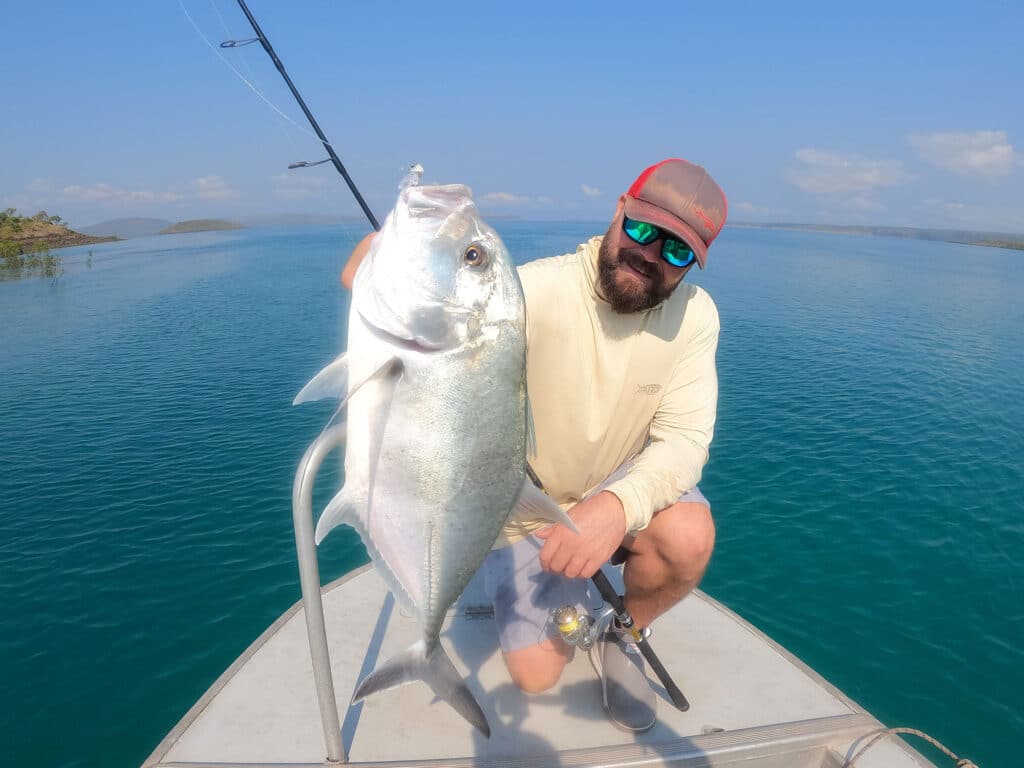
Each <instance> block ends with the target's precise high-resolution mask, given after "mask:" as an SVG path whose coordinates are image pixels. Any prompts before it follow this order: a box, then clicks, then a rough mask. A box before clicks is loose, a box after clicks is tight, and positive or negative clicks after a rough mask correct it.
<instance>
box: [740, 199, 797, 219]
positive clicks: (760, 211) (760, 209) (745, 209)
mask: <svg viewBox="0 0 1024 768" xmlns="http://www.w3.org/2000/svg"><path fill="white" fill-rule="evenodd" d="M729 213H743V214H746V215H748V216H786V215H788V214H789V211H787V210H785V209H783V208H771V207H769V206H766V205H755V204H754V203H751V202H748V201H745V200H744V201H740V202H738V203H730V204H729Z"/></svg>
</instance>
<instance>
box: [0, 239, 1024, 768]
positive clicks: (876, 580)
mask: <svg viewBox="0 0 1024 768" xmlns="http://www.w3.org/2000/svg"><path fill="white" fill-rule="evenodd" d="M598 228H599V226H597V225H592V224H584V223H561V224H552V223H543V224H527V223H521V222H516V223H507V222H506V223H502V225H501V226H500V227H499V229H500V231H501V233H502V234H503V236H504V237H505V238H506V241H507V243H508V244H509V246H510V248H511V249H512V251H513V253H515V254H517V255H518V257H519V258H520V259H521V260H528V259H531V258H534V257H537V256H541V255H546V254H551V253H556V252H562V251H565V250H570V249H572V248H573V247H574V245H575V243H576V242H578V241H579V240H581V239H582V238H584V237H585V236H587V235H588V234H591V233H592V232H593V231H595V230H596V229H598ZM357 234H359V233H357V232H355V231H351V232H346V231H342V230H340V229H338V228H327V227H325V228H319V229H290V230H247V231H240V232H230V233H206V234H192V235H177V236H164V237H155V238H148V239H139V240H130V241H125V242H121V243H112V244H106V245H100V246H93V247H92V249H91V252H92V257H91V259H90V258H89V249H72V250H68V251H64V252H63V253H64V254H65V258H66V260H67V273H66V274H65V275H64V276H63V277H62V278H61V279H60V280H58V281H57V282H56V283H51V282H49V281H46V280H33V281H22V282H17V283H0V384H2V386H0V413H2V417H0V418H2V421H0V424H2V427H0V467H2V469H0V606H2V607H3V610H2V613H0V680H2V681H3V683H4V688H5V697H4V698H5V706H4V717H3V719H2V722H0V745H3V757H2V758H0V762H2V763H3V764H5V765H16V766H21V765H29V764H33V765H34V764H39V765H61V766H132V765H137V764H139V763H141V762H142V761H143V760H144V759H145V758H146V757H147V756H148V754H149V753H150V751H151V750H152V749H153V748H154V747H155V746H156V745H157V743H158V742H159V741H160V739H161V738H162V737H163V736H164V734H165V733H166V732H167V731H168V730H169V729H170V728H171V727H172V726H173V725H174V724H175V723H176V722H177V721H178V720H179V719H180V718H181V716H182V715H183V714H184V713H185V711H186V710H187V709H188V708H189V707H190V706H191V704H192V703H193V702H194V701H195V700H196V699H197V698H198V697H199V696H200V695H201V694H202V693H203V691H204V690H205V689H206V688H207V687H208V686H209V685H210V683H212V682H213V680H214V679H215V678H216V677H217V676H218V675H219V674H220V673H221V672H222V671H223V670H224V669H225V668H226V667H227V666H228V665H229V664H230V663H231V661H232V660H233V659H234V658H235V657H236V656H237V655H238V654H239V653H241V652H242V651H243V650H244V649H245V648H246V646H247V645H248V644H249V643H250V642H251V641H252V640H253V639H254V638H255V637H256V636H257V635H258V634H259V633H260V632H262V631H263V629H265V628H266V626H267V625H269V624H270V623H271V622H272V621H273V620H274V619H276V618H277V617H278V615H280V614H281V613H282V612H283V611H284V610H285V609H286V608H288V607H289V606H290V605H291V604H292V603H294V602H295V601H296V600H297V599H298V597H299V589H298V575H297V570H296V565H295V561H294V546H293V540H292V533H291V523H290V517H291V508H290V493H291V483H292V473H293V471H294V469H295V466H296V464H297V462H298V459H299V458H300V456H301V455H302V452H303V450H304V449H305V446H306V444H307V443H308V441H309V440H310V439H311V438H312V437H313V436H315V435H316V434H317V432H318V431H319V429H320V427H321V426H322V424H323V422H324V421H325V419H326V416H327V413H328V410H329V407H330V406H329V405H325V406H323V407H318V406H309V407H303V408H294V409H293V408H292V407H291V405H290V403H291V399H292V397H293V396H294V395H295V393H296V392H297V391H298V389H299V388H300V387H301V386H302V385H303V384H304V383H305V381H306V380H307V379H308V378H309V377H310V376H311V375H312V374H313V373H314V372H316V371H317V370H318V369H319V368H320V366H321V365H322V364H323V363H325V362H326V361H328V360H329V359H331V358H333V357H334V355H335V354H337V352H338V351H339V349H340V340H341V338H342V318H343V317H344V315H345V313H346V311H347V299H346V297H345V296H344V295H343V294H342V292H341V291H340V290H339V289H338V288H337V275H338V271H339V268H340V261H341V254H342V252H347V250H348V249H349V248H351V245H352V243H353V238H354V237H355V236H356V235H357ZM1022 265H1024V256H1022V254H1020V253H1014V252H1011V251H1005V250H998V249H986V248H973V247H967V246H960V245H947V244H942V243H929V242H916V241H906V240H890V239H883V238H863V237H845V236H841V235H826V234H813V233H786V232H768V231H758V230H743V229H729V230H726V232H725V233H724V234H723V235H722V237H721V238H720V240H719V242H718V243H716V245H715V247H714V248H713V250H712V254H711V260H710V269H709V271H708V272H707V273H702V274H698V275H695V276H694V277H695V278H696V279H697V281H698V282H700V283H701V284H703V285H704V286H705V287H707V288H708V290H709V291H710V292H711V293H712V295H713V296H714V297H715V299H716V301H717V303H718V306H719V310H720V313H721V318H722V339H721V345H720V351H719V371H720V377H721V401H720V410H719V423H718V429H717V435H716V438H715V442H714V445H713V446H712V458H711V462H710V464H709V466H708V468H707V470H706V472H705V479H704V481H703V482H702V487H703V489H704V491H705V493H706V494H707V495H708V497H709V498H710V499H711V501H712V505H713V507H714V510H715V514H716V520H717V523H718V531H719V536H718V546H717V550H716V554H715V558H714V560H713V562H712V565H711V568H710V571H709V573H708V575H707V578H706V580H705V583H704V587H705V589H706V590H707V591H708V592H710V593H711V594H712V595H714V596H715V597H717V598H719V599H720V600H722V601H723V602H725V603H726V604H727V605H729V606H730V607H731V608H733V609H734V610H736V611H738V612H739V613H741V614H742V615H744V616H745V617H747V618H748V619H749V620H751V621H752V622H753V623H755V624H756V625H757V626H759V627H760V628H762V629H763V630H765V631H766V632H768V633H769V634H770V635H772V636H773V637H774V638H776V639H777V640H779V641H780V642H782V643H783V644H784V645H786V646H787V647H788V648H790V649H791V650H792V651H793V652H795V653H796V654H797V655H799V656H800V657H802V658H803V659H805V660H806V661H807V662H808V663H810V664H811V665H812V666H814V667H815V668H816V669H817V670H818V671H819V672H821V673H822V674H823V675H824V676H825V677H827V678H828V679H830V680H831V681H833V682H834V683H835V684H837V685H838V686H839V687H840V688H842V689H843V690H845V691H846V692H847V693H848V694H849V695H850V696H851V697H853V698H854V699H856V700H857V701H859V702H860V703H861V704H863V705H864V706H866V707H867V708H868V709H869V710H871V711H872V712H873V713H874V714H876V715H877V716H878V717H879V718H880V719H881V720H882V721H883V722H886V723H888V724H890V725H911V726H916V727H919V728H922V729H924V730H925V731H927V732H929V733H931V734H932V735H933V736H936V737H937V738H939V739H940V740H942V741H943V742H945V743H946V744H947V745H948V746H950V747H951V748H952V749H953V750H954V751H956V752H958V753H960V754H962V755H968V756H970V757H973V758H974V759H975V760H977V762H978V763H979V764H980V765H981V766H983V768H994V767H995V766H1011V765H1019V764H1020V762H1021V761H1020V758H1019V751H1020V744H1021V743H1022V741H1024V714H1022V708H1021V706H1020V704H1019V699H1020V696H1021V691H1022V690H1024V650H1022V647H1024V567H1022V566H1021V558H1022V552H1024V500H1022V499H1024V478H1022V459H1021V457H1022V456H1024V437H1022V430H1024V406H1022V402H1021V394H1022V392H1024V266H1022ZM329 482H330V481H329V480H325V481H324V482H322V483H321V484H320V488H321V489H322V490H321V493H322V494H323V499H322V500H324V501H325V500H326V496H327V493H328V490H329V489H328V488H327V487H326V486H327V485H328V484H329ZM364 559H365V557H364V554H363V551H362V548H361V545H360V544H359V543H358V540H357V538H356V537H355V536H354V535H351V532H346V534H345V535H340V534H336V535H335V536H332V537H331V538H329V539H328V540H327V542H326V543H325V546H324V548H323V550H322V563H323V565H324V567H323V571H324V573H323V577H324V579H325V580H327V579H330V578H333V577H335V576H337V575H340V574H341V573H343V572H345V571H346V570H348V569H350V568H351V567H353V566H354V565H356V564H359V563H362V562H364ZM683 687H684V688H685V685H684V686H683Z"/></svg>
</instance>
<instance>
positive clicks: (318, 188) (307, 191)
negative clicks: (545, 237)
mask: <svg viewBox="0 0 1024 768" xmlns="http://www.w3.org/2000/svg"><path fill="white" fill-rule="evenodd" d="M270 180H271V181H272V182H274V196H275V197H280V198H283V199H285V200H302V199H304V198H307V197H312V196H313V195H317V194H319V193H320V192H322V191H323V188H324V187H325V186H326V184H327V179H325V178H324V177H323V176H316V175H313V174H303V173H301V172H299V173H279V174H277V175H276V176H271V177H270Z"/></svg>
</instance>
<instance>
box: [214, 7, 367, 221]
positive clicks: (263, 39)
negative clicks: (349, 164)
mask: <svg viewBox="0 0 1024 768" xmlns="http://www.w3.org/2000/svg"><path fill="white" fill-rule="evenodd" d="M238 5H239V6H240V7H241V9H242V13H244V14H245V18H247V19H248V20H249V24H250V26H252V30H253V32H255V33H256V37H255V38H252V39H250V40H225V41H224V42H223V43H221V44H220V47H221V48H239V47H241V46H243V45H248V44H249V43H253V42H255V41H257V40H259V42H260V45H262V46H263V50H264V51H266V52H267V55H268V56H269V57H270V60H271V61H272V62H274V66H275V67H277V71H278V72H280V73H281V77H283V78H284V81H285V83H287V85H288V89H289V90H290V91H291V92H292V96H294V97H295V100H296V101H297V102H298V103H299V106H300V107H301V108H302V113H303V114H304V115H305V116H306V119H307V120H308V121H309V124H310V125H311V126H312V127H313V130H314V131H315V132H316V135H317V138H319V139H320V142H321V143H322V144H323V145H324V149H326V150H327V154H328V158H327V159H328V160H330V161H331V163H333V164H334V168H335V170H337V172H338V173H340V174H341V177H342V178H343V179H345V183H346V184H348V188H349V190H351V192H352V194H353V195H354V196H355V198H356V202H357V203H359V207H360V208H362V209H363V213H365V214H366V218H367V219H369V220H370V224H371V225H372V226H373V228H374V230H376V231H378V232H379V231H380V224H378V223H377V219H376V217H375V216H374V215H373V211H371V210H370V206H368V205H367V204H366V201H365V200H364V199H363V196H362V195H361V194H360V193H359V189H358V188H357V187H356V184H355V182H354V181H352V177H351V176H349V174H348V171H347V170H345V166H344V165H343V164H342V162H341V160H340V159H339V158H338V155H337V154H336V153H335V151H334V147H332V146H331V142H329V141H328V140H327V137H326V136H325V135H324V132H323V131H322V130H320V126H319V125H318V124H317V122H316V118H315V117H313V113H312V112H310V111H309V107H307V106H306V102H305V101H304V100H303V98H302V94H300V93H299V89H298V88H296V87H295V83H293V82H292V79H291V78H290V77H288V73H287V72H286V71H285V68H284V64H282V63H281V59H280V58H278V56H277V53H276V52H275V51H274V46H272V45H271V44H270V40H268V39H267V36H266V35H265V34H263V30H262V29H260V25H259V24H258V23H257V22H256V17H255V16H253V15H252V11H250V10H249V6H247V5H246V4H245V0H238ZM326 162H327V160H321V161H319V162H316V163H293V164H292V165H290V166H288V167H289V168H304V167H309V166H313V165H320V163H326Z"/></svg>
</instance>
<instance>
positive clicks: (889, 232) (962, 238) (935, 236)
mask: <svg viewBox="0 0 1024 768" xmlns="http://www.w3.org/2000/svg"><path fill="white" fill-rule="evenodd" d="M729 226H731V227H743V228H747V229H786V230H795V231H798V232H834V233H836V234H841V235H872V236H875V237H907V238H910V239H912V240H937V241H939V242H943V243H960V244H961V245H984V246H988V247H990V248H1012V249H1014V250H1024V235H1015V234H1010V233H1006V232H979V231H975V230H964V229H921V228H917V227H878V226H875V227H864V226H845V225H835V224H753V223H745V222H736V223H735V224H730V225H729Z"/></svg>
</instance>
